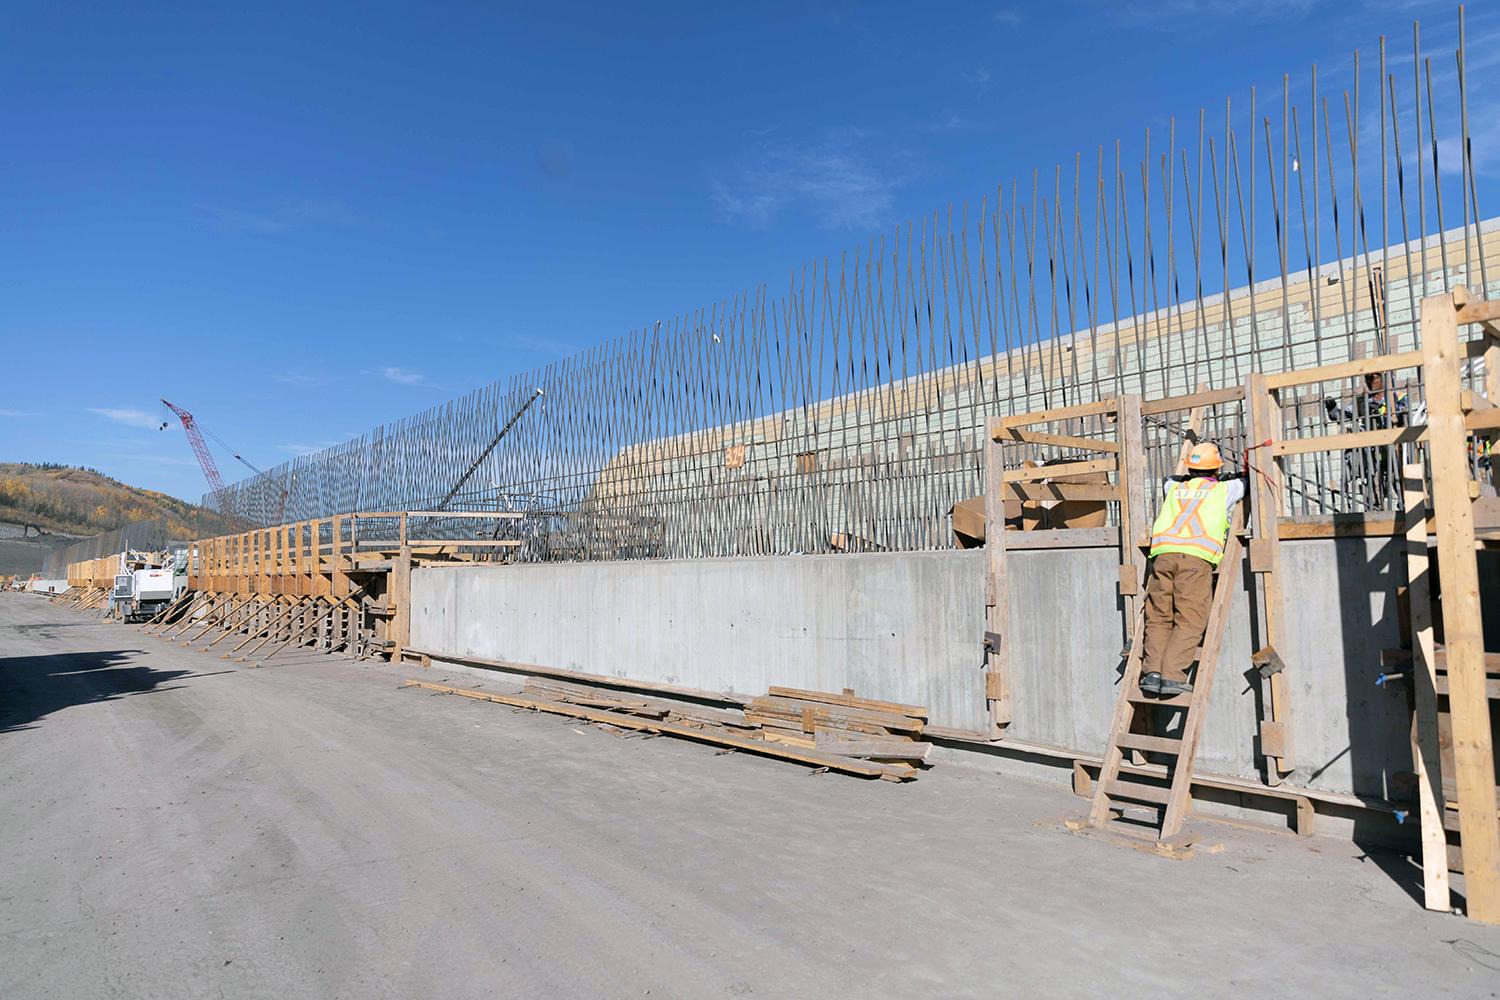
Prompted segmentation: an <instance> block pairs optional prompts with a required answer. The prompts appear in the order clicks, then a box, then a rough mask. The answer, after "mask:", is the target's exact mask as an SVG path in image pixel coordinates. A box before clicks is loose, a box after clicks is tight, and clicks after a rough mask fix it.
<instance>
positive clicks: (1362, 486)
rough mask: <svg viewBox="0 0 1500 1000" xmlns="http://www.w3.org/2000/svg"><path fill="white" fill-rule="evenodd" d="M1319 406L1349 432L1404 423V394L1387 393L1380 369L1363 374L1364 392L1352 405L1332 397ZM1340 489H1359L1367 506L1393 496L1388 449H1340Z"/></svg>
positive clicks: (1347, 490)
mask: <svg viewBox="0 0 1500 1000" xmlns="http://www.w3.org/2000/svg"><path fill="white" fill-rule="evenodd" d="M1323 406H1324V408H1325V409H1326V410H1327V411H1328V419H1329V420H1331V421H1332V422H1334V423H1336V424H1340V425H1342V427H1341V429H1344V430H1346V431H1350V432H1356V431H1383V430H1386V429H1388V428H1390V427H1405V426H1406V419H1407V403H1406V393H1404V392H1396V393H1387V392H1386V388H1385V376H1384V375H1382V374H1381V373H1380V372H1369V373H1368V374H1366V375H1365V391H1364V393H1363V394H1361V395H1359V396H1356V397H1355V399H1354V402H1353V403H1352V404H1350V405H1348V406H1340V405H1339V402H1338V400H1336V399H1325V400H1323ZM1425 419H1426V418H1425V414H1424V415H1423V420H1425ZM1402 461H1404V459H1402ZM1344 490H1345V491H1346V492H1347V493H1351V494H1352V493H1354V492H1355V491H1359V492H1360V493H1361V494H1362V495H1363V496H1362V499H1363V502H1364V503H1365V504H1368V505H1371V506H1378V505H1379V504H1380V503H1381V501H1383V500H1385V499H1387V498H1391V497H1395V496H1396V495H1397V493H1396V481H1395V477H1394V476H1392V475H1391V462H1390V452H1389V449H1388V448H1358V449H1355V450H1353V451H1346V452H1344Z"/></svg>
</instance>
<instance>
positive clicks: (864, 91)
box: [0, 0, 1500, 500]
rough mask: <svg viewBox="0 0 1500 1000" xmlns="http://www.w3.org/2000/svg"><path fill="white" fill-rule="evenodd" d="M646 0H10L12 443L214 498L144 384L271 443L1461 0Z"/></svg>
mask: <svg viewBox="0 0 1500 1000" xmlns="http://www.w3.org/2000/svg"><path fill="white" fill-rule="evenodd" d="M148 6H149V9H147V8H148ZM635 6H637V5H633V4H614V3H611V4H596V5H587V4H568V3H551V4H526V5H521V4H482V5H478V4H476V5H463V4H448V5H439V4H422V5H418V4H410V5H393V4H386V3H360V4H321V5H313V4H305V3H302V4H295V5H287V6H285V7H280V8H278V7H276V6H275V5H271V4H244V5H203V4H183V5H173V4H152V5H124V4H111V5H98V6H97V7H94V8H91V7H90V5H87V4H81V3H78V4H55V3H46V4H34V3H26V2H21V0H15V2H12V3H11V4H10V5H8V7H7V16H6V18H5V32H4V40H3V41H0V89H3V95H0V98H3V111H0V121H3V123H4V136H5V154H4V156H3V157H0V226H3V233H4V236H3V240H0V287H3V299H0V301H3V306H0V345H3V348H4V356H5V361H6V365H5V369H4V374H3V376H0V387H3V391H0V460H20V461H56V462H64V463H69V464H81V465H90V466H93V467H96V468H98V469H100V470H102V471H104V472H107V473H109V474H111V475H114V476H116V477H118V478H120V479H122V480H125V481H127V482H132V483H137V484H140V485H145V486H150V487H154V488H158V489H162V490H166V491H168V492H170V493H174V494H177V495H180V496H184V497H188V498H190V499H195V500H196V499H197V498H198V497H199V496H200V495H201V494H202V493H203V492H204V485H203V480H202V477H201V475H200V474H199V471H198V468H197V465H196V463H195V462H194V461H193V458H192V455H191V452H190V451H189V449H188V445H187V442H186V441H185V440H184V438H183V435H182V432H181V430H180V428H178V427H177V426H176V425H175V424H174V425H173V426H171V427H170V428H168V430H167V431H165V432H160V431H158V430H156V429H155V427H156V424H157V423H158V422H159V421H160V420H161V419H162V418H163V410H162V408H161V407H160V405H159V404H158V403H157V397H158V396H163V395H164V396H166V397H167V398H168V399H171V400H172V401H173V402H176V403H179V404H181V405H183V406H185V407H186V408H187V409H189V410H191V411H193V412H194V413H196V414H197V415H198V416H199V418H200V419H201V420H202V422H203V423H204V424H205V425H206V426H207V427H209V428H210V429H211V430H213V431H215V432H216V433H217V434H218V435H219V436H220V437H222V438H224V439H225V440H226V441H228V442H229V443H230V444H232V445H233V446H234V447H235V448H237V449H238V450H240V451H241V452H242V453H243V454H244V455H245V457H246V458H248V459H249V460H250V461H251V462H254V463H255V464H256V465H259V466H261V467H262V468H267V467H270V466H272V465H275V464H277V463H279V462H282V461H284V460H286V459H287V458H289V457H291V456H292V455H293V454H296V453H298V452H299V451H301V450H304V449H311V448H316V447H321V446H324V445H327V444H332V443H335V442H336V441H338V440H341V439H343V438H346V437H349V436H353V435H355V434H357V433H360V432H362V431H364V430H365V429H367V428H368V427H371V426H373V425H375V424H377V423H380V422H382V421H385V420H388V419H394V418H396V417H400V416H403V415H406V414H408V413H412V412H415V411H417V410H420V409H423V408H425V407H427V406H430V405H432V404H434V403H437V402H440V401H442V400H444V399H447V398H449V397H452V396H455V395H458V394H459V393H461V392H464V391H467V390H468V389H470V388H473V387H474V386H477V385H479V384H481V383H484V382H487V381H489V380H491V379H494V378H496V377H499V376H502V375H505V374H508V373H510V372H513V371H518V370H522V369H526V368H531V367H534V366H537V365H539V364H545V363H547V362H549V361H551V360H554V359H555V358H557V357H559V356H561V355H563V354H565V353H568V352H571V351H572V350H574V349H577V348H580V347H583V346H586V345H589V344H592V343H595V342H597V341H599V340H602V339H604V338H607V337H611V336H614V335H617V334H619V333H622V332H624V331H626V330H627V329H630V328H634V327H640V326H642V325H645V324H647V323H649V322H652V321H654V320H656V319H660V318H665V317H668V316H671V315H674V314H676V313H679V312H682V311H684V310H687V309H691V308H694V307H696V306H699V305H705V304H708V303H710V302H713V301H716V300H719V299H722V298H723V297H724V296H726V295H731V294H733V293H734V292H736V291H738V290H742V289H745V288H747V287H750V286H752V285H753V284H755V283H758V282H760V281H772V282H776V283H779V282H781V281H784V280H785V276H786V274H787V272H788V269H789V268H790V267H791V266H792V265H794V264H797V263H799V262H801V261H805V260H808V259H810V258H813V257H817V256H822V255H824V254H829V253H837V252H838V251H840V250H842V249H844V248H846V247H851V246H853V245H855V244H857V243H860V242H862V241H863V240H864V239H865V238H867V237H868V236H869V235H871V234H872V233H873V232H875V231H878V230H881V229H882V228H888V227H890V226H893V225H895V224H896V223H898V222H900V221H902V220H905V219H907V218H910V217H912V216H913V215H917V214H919V213H921V212H924V211H930V210H932V209H934V208H937V207H939V206H942V205H946V204H947V203H948V202H949V201H954V200H957V201H960V202H961V201H962V200H963V199H965V198H968V199H972V200H974V201H976V202H977V200H978V198H979V197H980V196H981V195H984V194H986V193H989V192H993V190H994V186H995V184H996V183H997V182H998V181H1001V180H1005V181H1009V180H1011V179H1013V178H1016V177H1029V176H1030V172H1031V170H1032V169H1033V168H1034V167H1040V168H1042V169H1043V170H1044V171H1049V170H1050V169H1051V167H1052V165H1053V164H1055V163H1058V162H1062V163H1064V164H1071V162H1072V157H1073V153H1074V152H1075V151H1076V150H1079V149H1083V150H1085V151H1090V150H1092V149H1093V148H1094V146H1095V145H1096V144H1098V143H1110V142H1112V141H1113V140H1114V139H1115V138H1117V137H1120V138H1124V139H1126V140H1127V141H1129V142H1132V143H1134V142H1137V141H1138V138H1139V136H1140V133H1141V131H1142V129H1144V128H1145V127H1146V126H1148V125H1149V126H1152V127H1153V128H1157V127H1161V128H1164V127H1165V124H1166V121H1167V118H1168V116H1170V115H1176V116H1178V118H1179V121H1180V122H1190V123H1194V124H1195V123H1196V117H1197V110H1198V108H1199V107H1200V106H1204V105H1206V106H1207V107H1208V108H1209V109H1210V114H1211V115H1212V114H1214V113H1215V111H1216V110H1217V109H1222V106H1223V105H1222V102H1223V99H1224V96H1225V95H1226V94H1231V93H1232V94H1234V95H1236V98H1237V99H1242V98H1243V95H1245V94H1246V93H1247V92H1248V89H1249V86H1250V85H1251V84H1258V85H1259V86H1261V87H1262V88H1263V92H1264V93H1266V94H1268V95H1277V97H1276V100H1277V102H1278V103H1279V91H1280V85H1281V73H1282V72H1283V71H1291V72H1292V73H1293V74H1294V76H1293V83H1294V86H1299V85H1305V80H1306V70H1307V66H1308V65H1309V64H1310V63H1311V62H1313V61H1314V60H1317V61H1319V62H1320V63H1323V64H1327V65H1330V66H1331V65H1333V64H1339V65H1343V64H1345V63H1347V61H1348V54H1349V51H1350V50H1351V49H1353V48H1354V47H1356V46H1358V47H1360V48H1361V49H1362V50H1363V51H1364V53H1365V56H1366V58H1368V59H1371V60H1373V58H1374V44H1375V39H1376V36H1377V35H1378V34H1379V33H1380V32H1382V31H1384V32H1386V33H1387V34H1388V35H1390V36H1391V39H1392V42H1391V44H1392V46H1393V47H1394V48H1395V49H1397V50H1399V51H1406V50H1407V49H1408V48H1409V45H1410V30H1411V28H1410V24H1411V20H1412V18H1413V17H1418V16H1419V17H1421V18H1422V19H1423V21H1424V31H1425V32H1426V35H1425V36H1424V41H1425V42H1426V43H1427V47H1428V49H1429V51H1430V52H1431V54H1432V55H1434V57H1435V59H1434V61H1435V63H1437V62H1441V63H1442V65H1443V66H1447V65H1450V64H1451V61H1452V55H1451V50H1452V45H1453V41H1454V36H1453V33H1454V31H1455V30H1456V29H1455V24H1456V20H1455V12H1456V7H1455V5H1453V4H1450V3H1437V4H1427V3H1407V2H1401V0H1383V2H1373V0H1372V2H1358V0H1355V2H1347V3H1317V2H1312V0H1255V2H1248V0H1243V2H1242V0H1164V2H1152V0H1141V2H1136V3H1132V2H1129V0H1123V2H1109V0H1098V2H1092V0H1090V2H1073V3H1020V2H999V3H994V2H992V3H978V4H969V3H951V4H911V3H890V4H864V3H817V2H811V3H809V2H802V3H785V4H774V3H762V4H754V5H743V9H742V10H741V11H737V12H735V11H728V10H719V9H718V8H719V7H721V6H726V5H716V4H703V3H683V4H656V5H649V4H642V5H639V6H641V7H642V8H643V9H642V10H633V9H631V8H633V7H635ZM130 7H134V8H137V9H135V10H127V9H126V8H130ZM210 7H213V8H216V9H210ZM1493 13H1494V12H1493V11H1487V10H1485V9H1483V8H1478V7H1476V8H1471V10H1470V22H1469V24H1470V45H1471V49H1472V50H1474V51H1475V53H1476V58H1477V57H1478V54H1479V53H1481V52H1492V51H1494V50H1495V49H1496V44H1495V39H1496V32H1495V31H1494V29H1495V28H1496V22H1495V21H1494V20H1493V19H1492V18H1491V19H1486V17H1487V16H1488V15H1491V14H1493ZM1485 39H1487V40H1488V44H1487V47H1486V48H1485V49H1481V48H1480V47H1479V46H1480V43H1481V40H1485ZM1475 68H1476V69H1477V68H1478V65H1477V63H1476V64H1475ZM1491 72H1493V70H1491ZM1370 82H1373V74H1372V76H1371V80H1370ZM1329 83H1330V85H1335V86H1336V85H1339V84H1338V83H1337V81H1329ZM1476 104H1477V105H1478V107H1477V108H1476V107H1475V106H1474V105H1476ZM1497 112H1500V106H1497V105H1496V104H1495V103H1494V102H1493V101H1488V98H1487V96H1486V95H1479V94H1476V95H1475V96H1474V97H1471V114H1472V115H1474V116H1475V117H1476V119H1477V120H1478V121H1481V122H1493V121H1494V120H1495V118H1496V113H1497ZM1220 113H1221V111H1220ZM1481 152H1483V151H1481ZM1481 169H1483V170H1486V171H1487V170H1488V169H1489V157H1487V156H1486V157H1484V163H1483V164H1482V167H1481ZM219 460H220V465H221V468H223V470H224V473H225V478H226V479H228V480H231V481H232V480H234V479H237V478H240V477H241V475H242V474H244V471H245V470H244V469H243V468H239V467H236V466H235V463H234V462H233V461H232V460H231V459H229V458H228V457H227V456H225V455H223V454H222V453H221V454H220V456H219Z"/></svg>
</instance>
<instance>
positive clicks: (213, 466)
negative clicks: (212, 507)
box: [161, 399, 244, 518]
mask: <svg viewBox="0 0 1500 1000" xmlns="http://www.w3.org/2000/svg"><path fill="white" fill-rule="evenodd" d="M161 402H162V405H163V406H165V407H166V408H167V409H169V410H171V411H172V412H173V413H175V414H177V419H178V420H180V421H182V429H183V430H184V431H185V432H186V433H187V439H188V444H190V445H192V446H193V454H194V455H196V456H198V464H199V465H201V466H202V467H203V478H204V479H207V480H208V488H209V489H211V490H213V494H214V499H215V500H217V501H218V502H219V513H221V514H223V515H224V516H225V517H231V518H232V517H234V516H235V513H234V510H233V506H234V505H233V504H232V503H231V502H230V498H229V491H228V490H226V489H225V488H224V477H222V476H220V475H219V466H218V464H217V463H215V462H214V456H213V455H212V454H211V453H210V452H209V450H208V443H207V442H206V441H204V440H203V435H202V434H200V433H198V424H197V421H195V420H194V419H193V415H192V414H191V413H189V412H188V411H187V410H184V409H183V408H182V407H180V406H175V405H173V404H172V403H169V402H167V401H166V400H165V399H164V400H162V401H161ZM235 457H236V458H239V456H238V455H236V456H235ZM240 461H242V462H243V461H244V459H242V458H241V459H240Z"/></svg>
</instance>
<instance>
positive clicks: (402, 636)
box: [385, 514, 411, 663]
mask: <svg viewBox="0 0 1500 1000" xmlns="http://www.w3.org/2000/svg"><path fill="white" fill-rule="evenodd" d="M401 521H402V527H403V529H404V528H405V523H406V515H405V514H402V515H401ZM402 533H403V534H405V531H404V530H403V532H402ZM389 579H390V582H389V584H388V586H387V587H386V591H385V601H386V604H387V605H389V606H390V618H389V619H387V620H388V621H389V622H390V634H389V636H388V638H389V639H390V640H391V642H393V643H394V644H395V645H393V646H392V647H391V662H392V663H400V662H401V652H402V650H404V649H405V648H406V647H407V646H410V645H411V546H410V545H402V546H401V551H400V552H398V553H397V554H396V558H395V560H394V561H393V562H392V564H391V575H390V578H389Z"/></svg>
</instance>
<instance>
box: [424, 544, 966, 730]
mask: <svg viewBox="0 0 1500 1000" xmlns="http://www.w3.org/2000/svg"><path fill="white" fill-rule="evenodd" d="M979 566H980V563H979V562H978V560H977V559H976V558H975V557H974V556H973V554H972V553H955V552H911V553H903V554H901V555H899V556H897V555H880V556H865V555H858V556H851V555H835V556H785V557H766V558H754V559H672V560H651V561H639V562H598V563H542V564H530V565H513V566H483V567H433V568H428V569H418V570H415V571H413V573H412V638H411V642H412V645H413V646H414V647H416V648H418V649H428V650H435V651H437V652H441V653H447V654H451V655H460V656H482V657H487V658H489V659H500V660H516V661H519V662H522V663H540V664H544V665H546V666H552V667H567V668H572V669H580V670H585V671H588V672H590V673H599V674H612V675H615V676H619V677H630V678H634V679H636V680H650V681H665V682H667V683H672V684H683V685H686V686H688V687H696V688H703V689H705V690H710V691H727V690H734V691H739V692H742V693H747V694H763V693H765V690H766V688H767V686H769V685H771V684H787V685H794V686H796V687H804V688H814V689H817V690H824V691H828V690H832V691H838V690H842V689H843V688H846V687H850V688H854V689H855V690H856V691H858V692H860V693H861V694H868V696H869V697H872V698H883V699H886V700H889V701H900V702H904V703H907V704H918V705H926V706H927V708H928V710H929V711H930V712H931V713H932V718H933V720H934V721H935V722H938V723H941V724H942V725H947V726H958V727H960V728H965V729H977V728H980V727H981V726H983V725H984V724H985V723H986V721H987V716H986V714H985V705H984V674H983V670H982V667H983V655H982V651H981V649H980V647H979V645H978V637H979V636H980V635H982V634H983V631H984V629H983V617H982V615H983V611H984V608H983V592H982V591H981V590H978V589H976V587H975V580H976V579H977V578H978V577H977V574H978V572H979ZM877 692H879V693H877Z"/></svg>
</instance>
